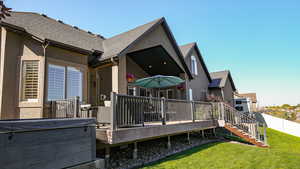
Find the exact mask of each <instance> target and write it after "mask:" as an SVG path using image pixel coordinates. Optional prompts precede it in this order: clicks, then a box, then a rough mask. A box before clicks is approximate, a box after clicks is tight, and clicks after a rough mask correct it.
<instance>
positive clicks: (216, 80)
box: [208, 70, 236, 91]
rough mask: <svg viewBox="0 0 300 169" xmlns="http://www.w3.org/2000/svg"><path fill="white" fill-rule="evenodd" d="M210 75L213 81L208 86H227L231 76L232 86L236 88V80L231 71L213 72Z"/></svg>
mask: <svg viewBox="0 0 300 169" xmlns="http://www.w3.org/2000/svg"><path fill="white" fill-rule="evenodd" d="M210 77H211V78H212V82H211V83H210V84H209V86H208V87H211V88H214V87H220V88H223V87H225V84H226V81H227V79H228V78H229V80H230V82H231V84H232V88H233V89H234V91H235V90H236V88H235V85H234V82H233V80H232V77H231V75H230V72H229V71H228V70H225V71H219V72H212V73H210Z"/></svg>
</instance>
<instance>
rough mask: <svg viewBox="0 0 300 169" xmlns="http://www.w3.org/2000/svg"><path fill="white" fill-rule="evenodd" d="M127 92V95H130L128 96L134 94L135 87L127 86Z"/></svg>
mask: <svg viewBox="0 0 300 169" xmlns="http://www.w3.org/2000/svg"><path fill="white" fill-rule="evenodd" d="M127 92H128V95H130V96H136V88H135V87H132V86H128V89H127Z"/></svg>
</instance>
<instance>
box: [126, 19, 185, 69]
mask: <svg viewBox="0 0 300 169" xmlns="http://www.w3.org/2000/svg"><path fill="white" fill-rule="evenodd" d="M158 45H161V46H163V47H164V48H165V50H166V51H167V52H168V53H169V54H170V55H171V57H172V58H173V59H174V60H175V62H176V63H177V64H178V65H179V67H180V68H181V69H182V70H183V71H184V69H183V66H182V64H181V62H180V60H179V57H178V55H177V53H176V52H175V50H174V48H173V46H172V43H171V41H170V40H169V38H168V36H167V34H166V32H165V31H164V28H163V27H162V26H161V25H160V26H158V27H157V28H155V29H154V30H152V32H150V33H148V34H147V35H145V36H144V37H143V38H142V39H141V40H139V41H138V43H137V44H135V45H134V47H132V48H131V49H130V50H129V51H128V53H130V52H134V51H139V50H142V49H147V48H150V47H154V46H158Z"/></svg>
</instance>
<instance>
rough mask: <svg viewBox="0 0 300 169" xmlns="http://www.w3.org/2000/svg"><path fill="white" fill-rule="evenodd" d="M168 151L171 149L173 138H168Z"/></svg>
mask: <svg viewBox="0 0 300 169" xmlns="http://www.w3.org/2000/svg"><path fill="white" fill-rule="evenodd" d="M168 149H171V136H168Z"/></svg>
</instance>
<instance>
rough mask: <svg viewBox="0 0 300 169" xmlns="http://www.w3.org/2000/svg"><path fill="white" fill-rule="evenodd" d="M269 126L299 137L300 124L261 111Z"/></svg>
mask: <svg viewBox="0 0 300 169" xmlns="http://www.w3.org/2000/svg"><path fill="white" fill-rule="evenodd" d="M261 115H262V116H263V119H264V120H265V122H266V124H267V126H268V127H269V128H272V129H275V130H278V131H281V132H284V133H287V134H291V135H294V136H298V137H300V124H299V123H296V122H292V121H289V120H285V119H282V118H278V117H274V116H271V115H268V114H264V113H261Z"/></svg>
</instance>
